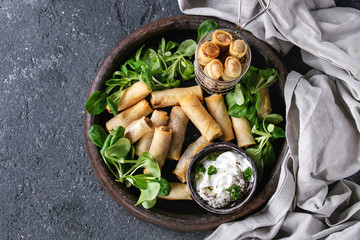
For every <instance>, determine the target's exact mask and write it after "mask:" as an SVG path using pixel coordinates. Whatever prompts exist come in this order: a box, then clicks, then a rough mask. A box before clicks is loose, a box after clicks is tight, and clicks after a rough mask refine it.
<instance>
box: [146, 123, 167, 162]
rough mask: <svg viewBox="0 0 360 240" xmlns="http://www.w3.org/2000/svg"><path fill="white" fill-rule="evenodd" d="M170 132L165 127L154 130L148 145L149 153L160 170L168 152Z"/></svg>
mask: <svg viewBox="0 0 360 240" xmlns="http://www.w3.org/2000/svg"><path fill="white" fill-rule="evenodd" d="M171 136H172V130H171V129H170V128H169V127H166V126H160V127H157V128H155V132H154V136H153V139H152V142H151V145H150V149H149V153H150V154H151V155H152V156H153V158H154V159H155V160H156V161H157V162H158V163H159V167H160V169H161V168H162V166H163V165H164V163H165V160H166V156H167V154H168V151H169V147H170V142H171Z"/></svg>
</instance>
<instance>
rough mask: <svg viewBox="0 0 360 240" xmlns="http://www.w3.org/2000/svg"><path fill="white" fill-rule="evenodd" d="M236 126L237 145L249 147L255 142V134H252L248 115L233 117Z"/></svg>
mask: <svg viewBox="0 0 360 240" xmlns="http://www.w3.org/2000/svg"><path fill="white" fill-rule="evenodd" d="M231 121H232V124H233V127H234V132H235V136H236V141H237V145H238V147H240V148H247V147H250V146H251V145H254V144H255V140H254V137H253V135H252V134H251V127H250V122H249V120H247V118H246V117H241V118H235V117H231Z"/></svg>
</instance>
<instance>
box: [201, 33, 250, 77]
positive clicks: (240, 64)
mask: <svg viewBox="0 0 360 240" xmlns="http://www.w3.org/2000/svg"><path fill="white" fill-rule="evenodd" d="M247 50H248V45H247V44H246V43H245V41H244V40H242V39H233V36H232V35H231V34H230V33H229V32H228V31H225V30H221V29H219V30H216V31H215V32H214V33H213V34H212V37H211V41H207V42H204V43H202V44H201V46H200V48H199V50H198V55H197V56H198V58H197V62H198V64H199V65H200V67H201V68H202V69H203V71H204V73H205V75H206V76H208V77H209V78H211V79H213V80H216V81H232V80H235V79H237V78H239V77H240V75H241V74H242V73H243V71H245V66H244V65H245V62H246V61H247V59H246V56H245V55H246V52H247Z"/></svg>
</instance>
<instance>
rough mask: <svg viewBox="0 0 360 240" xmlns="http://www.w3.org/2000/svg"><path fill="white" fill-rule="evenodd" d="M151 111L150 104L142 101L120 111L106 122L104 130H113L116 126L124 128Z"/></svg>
mask: <svg viewBox="0 0 360 240" xmlns="http://www.w3.org/2000/svg"><path fill="white" fill-rule="evenodd" d="M152 111H153V110H152V108H151V107H150V104H149V103H148V102H147V101H146V100H145V99H143V100H141V101H140V102H138V103H137V104H135V105H134V106H132V107H130V108H128V109H126V110H124V111H122V112H121V113H119V114H118V115H116V116H115V117H113V118H111V119H110V120H109V121H107V122H106V129H107V130H108V131H110V130H112V129H113V130H115V129H116V128H117V127H118V126H122V127H124V128H126V127H127V126H129V124H130V123H132V122H133V121H135V120H138V119H139V118H141V117H143V116H147V115H149V114H150V113H151V112H152Z"/></svg>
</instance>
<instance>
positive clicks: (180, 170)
mask: <svg viewBox="0 0 360 240" xmlns="http://www.w3.org/2000/svg"><path fill="white" fill-rule="evenodd" d="M209 144H210V142H208V141H206V139H205V138H204V137H203V136H201V137H199V138H198V139H197V140H196V141H195V142H193V143H191V144H190V145H189V146H188V147H187V149H186V150H185V152H184V153H183V155H182V156H181V158H180V160H179V162H178V164H177V165H176V167H175V169H174V171H173V174H174V175H175V176H176V177H177V178H178V179H179V180H180V181H181V182H182V183H184V182H186V169H187V167H188V166H189V163H190V161H191V159H192V158H193V157H194V155H195V154H196V153H197V152H199V151H200V150H201V149H203V148H204V147H206V146H207V145H209Z"/></svg>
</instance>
